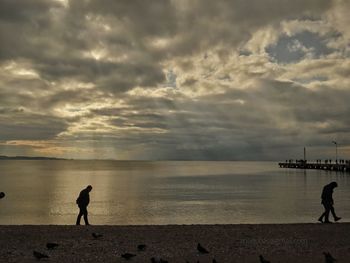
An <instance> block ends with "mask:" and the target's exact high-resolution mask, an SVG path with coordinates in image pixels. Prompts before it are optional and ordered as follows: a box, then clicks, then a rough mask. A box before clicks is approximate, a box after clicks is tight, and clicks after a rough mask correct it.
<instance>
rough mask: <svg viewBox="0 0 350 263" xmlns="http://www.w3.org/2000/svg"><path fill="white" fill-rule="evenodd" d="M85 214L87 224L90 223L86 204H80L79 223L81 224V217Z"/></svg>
mask: <svg viewBox="0 0 350 263" xmlns="http://www.w3.org/2000/svg"><path fill="white" fill-rule="evenodd" d="M82 216H84V221H85V225H89V220H88V211H87V207H86V206H79V215H78V217H77V223H76V224H77V225H80V219H81V217H82Z"/></svg>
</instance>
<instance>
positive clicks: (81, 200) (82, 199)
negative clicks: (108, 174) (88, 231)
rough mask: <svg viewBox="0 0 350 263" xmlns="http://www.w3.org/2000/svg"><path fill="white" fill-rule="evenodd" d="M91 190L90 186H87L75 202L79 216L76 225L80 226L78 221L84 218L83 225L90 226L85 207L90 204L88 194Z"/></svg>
mask: <svg viewBox="0 0 350 263" xmlns="http://www.w3.org/2000/svg"><path fill="white" fill-rule="evenodd" d="M91 190H92V186H91V185H88V186H87V187H86V188H85V189H83V190H82V191H81V192H80V194H79V197H78V199H77V201H76V203H77V205H78V206H79V215H78V217H77V223H76V225H80V219H81V217H82V216H84V221H85V225H90V224H89V220H88V211H87V206H88V205H89V203H90V195H89V193H90V192H91Z"/></svg>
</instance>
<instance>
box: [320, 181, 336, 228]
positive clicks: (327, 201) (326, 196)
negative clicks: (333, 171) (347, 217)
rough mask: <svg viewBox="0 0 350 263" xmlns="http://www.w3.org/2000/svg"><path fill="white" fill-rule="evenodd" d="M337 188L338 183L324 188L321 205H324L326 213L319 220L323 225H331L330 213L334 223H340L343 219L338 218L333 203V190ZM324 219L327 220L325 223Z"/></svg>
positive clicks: (332, 183)
mask: <svg viewBox="0 0 350 263" xmlns="http://www.w3.org/2000/svg"><path fill="white" fill-rule="evenodd" d="M336 187H338V184H337V182H331V183H330V184H327V185H326V186H325V187H323V191H322V195H321V198H322V202H321V204H323V206H324V209H325V211H324V213H323V214H322V215H321V216H320V218H319V219H318V221H320V222H322V223H331V222H330V221H329V212H331V213H332V215H333V218H334V221H339V220H340V219H341V217H337V215H336V214H335V211H334V207H333V204H334V201H333V196H332V195H333V190H334V188H336ZM323 218H325V220H324V221H323Z"/></svg>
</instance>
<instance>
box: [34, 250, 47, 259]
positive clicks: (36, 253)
mask: <svg viewBox="0 0 350 263" xmlns="http://www.w3.org/2000/svg"><path fill="white" fill-rule="evenodd" d="M33 256H34V257H35V258H36V259H37V260H40V259H43V258H49V256H48V255H46V254H43V253H40V252H38V251H35V250H34V251H33Z"/></svg>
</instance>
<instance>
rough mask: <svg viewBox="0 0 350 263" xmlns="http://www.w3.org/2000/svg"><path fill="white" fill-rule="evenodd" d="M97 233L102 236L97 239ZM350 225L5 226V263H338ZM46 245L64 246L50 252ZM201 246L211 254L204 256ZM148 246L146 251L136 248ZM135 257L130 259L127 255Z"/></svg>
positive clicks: (343, 258)
mask: <svg viewBox="0 0 350 263" xmlns="http://www.w3.org/2000/svg"><path fill="white" fill-rule="evenodd" d="M92 233H99V234H102V235H103V237H101V238H99V239H95V238H94V237H93V236H92ZM349 233H350V223H337V224H327V225H326V224H279V225H273V224H271V225H165V226H88V227H86V226H57V225H51V226H48V225H47V226H46V225H44V226H0V262H38V260H36V259H35V258H34V256H33V250H36V251H39V252H42V253H45V254H47V255H49V257H50V258H49V259H43V260H40V261H41V262H64V263H68V262H151V260H150V259H151V258H152V257H161V258H163V259H164V260H167V261H168V262H169V263H170V262H183V263H185V262H186V261H188V262H197V261H199V262H201V263H202V262H203V263H205V262H212V261H213V258H215V259H216V261H217V262H219V263H220V262H240V263H242V262H249V263H250V262H259V258H258V256H259V254H262V255H263V256H264V257H265V258H266V259H268V260H270V262H271V263H277V262H283V263H289V262H291V263H292V262H293V263H295V262H317V263H320V262H325V261H324V256H323V254H322V252H324V251H329V252H330V253H331V254H332V255H333V256H334V257H335V258H336V259H337V260H338V262H348V261H349V258H350V234H349ZM47 242H55V243H58V244H59V247H58V248H56V249H54V250H48V249H47V248H46V243H47ZM198 242H200V243H201V244H202V245H203V246H204V247H205V248H206V249H207V250H209V252H210V253H209V254H199V253H198V251H197V243H198ZM139 244H145V245H146V246H147V247H146V249H145V251H138V249H137V246H138V245H139ZM126 252H128V253H133V254H136V256H135V257H134V258H132V259H131V260H128V261H127V260H125V259H124V258H122V257H121V255H122V254H124V253H126Z"/></svg>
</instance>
